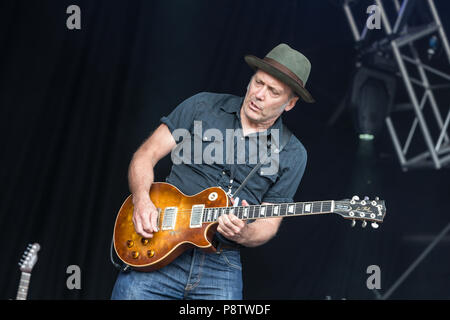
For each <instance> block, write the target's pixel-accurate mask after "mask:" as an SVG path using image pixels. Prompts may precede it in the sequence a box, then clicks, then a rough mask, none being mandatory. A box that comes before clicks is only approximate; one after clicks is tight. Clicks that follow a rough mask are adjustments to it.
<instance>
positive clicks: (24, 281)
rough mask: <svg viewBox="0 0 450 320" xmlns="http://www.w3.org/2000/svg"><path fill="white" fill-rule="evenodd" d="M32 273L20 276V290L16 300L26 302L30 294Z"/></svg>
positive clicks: (23, 273)
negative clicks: (29, 287) (29, 286)
mask: <svg viewBox="0 0 450 320" xmlns="http://www.w3.org/2000/svg"><path fill="white" fill-rule="evenodd" d="M30 277H31V273H28V272H22V275H21V276H20V282H19V289H18V290H17V297H16V300H26V299H27V294H28V285H29V283H30Z"/></svg>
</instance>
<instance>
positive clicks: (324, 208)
mask: <svg viewBox="0 0 450 320" xmlns="http://www.w3.org/2000/svg"><path fill="white" fill-rule="evenodd" d="M331 205H332V201H323V206H322V212H331Z"/></svg>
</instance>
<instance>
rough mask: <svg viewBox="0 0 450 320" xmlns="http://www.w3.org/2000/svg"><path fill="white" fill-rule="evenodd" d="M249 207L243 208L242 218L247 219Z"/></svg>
mask: <svg viewBox="0 0 450 320" xmlns="http://www.w3.org/2000/svg"><path fill="white" fill-rule="evenodd" d="M249 210H250V209H249V207H245V208H244V212H243V218H244V219H247V218H248V212H249Z"/></svg>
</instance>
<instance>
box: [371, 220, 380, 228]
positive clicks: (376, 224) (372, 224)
mask: <svg viewBox="0 0 450 320" xmlns="http://www.w3.org/2000/svg"><path fill="white" fill-rule="evenodd" d="M370 225H371V226H372V228H374V229H378V227H379V225H378V223H376V222H372V223H371V224H370Z"/></svg>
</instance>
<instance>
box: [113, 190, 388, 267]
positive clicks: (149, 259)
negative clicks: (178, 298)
mask: <svg viewBox="0 0 450 320" xmlns="http://www.w3.org/2000/svg"><path fill="white" fill-rule="evenodd" d="M149 194H150V199H151V200H152V202H153V203H154V205H155V206H156V208H157V209H158V211H159V216H158V230H159V231H158V232H155V233H154V234H153V237H152V238H150V239H147V238H143V237H142V236H140V235H138V234H137V233H136V231H135V229H134V224H133V221H132V216H133V203H132V199H131V195H130V196H128V198H127V199H126V200H125V202H124V203H123V204H122V206H121V208H120V210H119V213H118V214H117V217H116V222H115V225H114V237H113V239H114V249H115V251H116V253H117V256H118V257H119V258H120V259H121V260H122V261H123V262H124V263H126V264H127V265H129V266H131V267H132V268H133V269H135V270H138V271H154V270H157V269H159V268H161V267H163V266H165V265H167V264H169V263H170V262H172V261H173V260H174V259H175V258H176V257H177V256H179V255H180V254H181V253H182V252H184V251H185V250H187V249H189V248H192V247H198V248H201V249H203V250H205V251H209V252H214V251H215V250H216V248H215V247H214V246H213V244H212V239H213V236H214V233H215V232H216V229H217V226H218V222H217V219H218V218H219V216H221V215H223V214H230V213H233V214H234V215H236V216H237V217H238V218H240V219H242V220H248V219H265V218H275V217H291V216H307V215H317V214H328V213H336V214H339V215H340V216H342V217H343V218H345V219H350V220H352V226H354V225H355V223H356V221H357V220H361V221H362V226H363V227H365V226H366V225H367V222H371V225H372V227H373V228H377V227H378V223H380V222H383V219H384V216H385V214H386V207H385V204H384V201H383V200H379V199H378V198H375V199H374V200H370V199H368V198H365V199H363V200H360V199H359V198H358V197H357V196H354V197H353V198H352V199H346V200H341V201H335V200H328V201H312V202H296V203H283V204H272V205H250V206H231V201H230V199H229V197H228V195H227V194H226V193H225V191H224V190H223V189H221V188H220V187H212V188H208V189H205V190H203V191H202V192H200V193H197V194H195V195H192V196H188V195H185V194H184V193H182V192H181V191H180V190H178V189H177V188H176V187H175V186H173V185H171V184H168V183H165V182H156V183H153V184H152V187H151V188H150V193H149Z"/></svg>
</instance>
